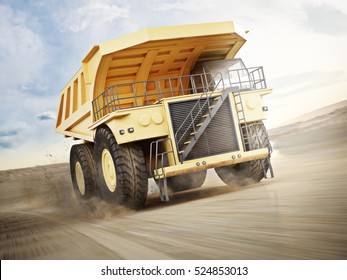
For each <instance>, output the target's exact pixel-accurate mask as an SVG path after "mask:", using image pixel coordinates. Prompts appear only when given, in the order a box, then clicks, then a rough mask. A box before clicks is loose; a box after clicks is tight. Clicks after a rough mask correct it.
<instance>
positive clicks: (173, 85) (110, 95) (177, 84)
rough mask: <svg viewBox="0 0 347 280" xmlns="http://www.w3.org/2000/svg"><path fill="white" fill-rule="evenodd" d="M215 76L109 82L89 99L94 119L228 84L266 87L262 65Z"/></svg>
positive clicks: (237, 88)
mask: <svg viewBox="0 0 347 280" xmlns="http://www.w3.org/2000/svg"><path fill="white" fill-rule="evenodd" d="M217 75H221V74H220V73H217V74H216V76H217ZM216 76H215V77H212V75H211V74H210V73H202V74H194V75H186V76H177V77H170V78H162V79H159V80H158V81H155V80H147V81H139V82H129V83H122V84H115V85H112V86H110V87H108V88H107V89H106V90H105V91H104V92H102V93H101V94H100V95H98V96H97V97H96V98H95V99H94V100H93V101H92V106H93V112H94V120H95V121H97V120H99V119H100V118H102V117H104V116H106V115H107V114H108V113H111V112H114V111H116V110H120V109H125V108H132V107H139V106H147V105H151V104H153V103H155V102H157V101H159V100H161V99H162V98H164V97H173V96H178V95H187V94H194V93H205V92H206V93H207V92H212V91H215V90H217V89H218V90H221V89H224V88H226V87H231V88H232V90H233V91H247V90H256V89H264V88H266V81H265V77H264V72H263V68H262V67H255V68H247V69H236V70H230V71H228V72H227V75H226V76H227V77H223V78H225V79H226V80H225V81H224V80H223V79H220V80H219V81H216V80H215V79H216ZM221 76H222V75H221ZM228 83H229V84H228ZM207 100H208V99H207ZM207 102H209V101H207ZM188 117H189V116H188Z"/></svg>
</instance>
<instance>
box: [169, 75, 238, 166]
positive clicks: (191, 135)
mask: <svg viewBox="0 0 347 280" xmlns="http://www.w3.org/2000/svg"><path fill="white" fill-rule="evenodd" d="M217 77H219V80H218V82H216V78H217ZM220 87H222V88H223V89H224V81H223V76H222V74H221V73H217V74H216V75H215V76H214V77H213V79H212V81H211V82H210V84H209V85H208V86H207V87H206V90H204V92H203V93H202V94H201V96H200V98H199V99H198V100H197V101H196V103H195V104H194V106H193V107H192V109H191V110H190V111H189V113H188V114H187V117H186V118H185V119H184V121H183V122H182V124H181V126H180V127H179V128H178V129H177V131H176V133H175V139H176V143H177V147H178V148H179V159H180V161H181V162H183V161H184V160H185V159H186V157H187V156H188V154H189V153H190V152H191V151H192V149H193V147H194V146H195V144H196V143H197V141H198V140H199V138H200V137H201V135H202V134H203V133H204V131H205V130H206V128H207V126H208V125H209V123H210V122H211V120H212V119H213V117H214V116H215V115H216V113H217V112H218V110H219V108H220V107H221V105H222V104H223V102H224V100H225V99H226V98H227V96H228V95H229V93H230V92H231V90H230V88H228V89H226V90H224V91H223V93H222V94H221V95H219V96H216V97H213V94H214V93H215V92H216V91H217V90H219V88H220ZM210 88H213V90H212V91H210V92H209V91H208V89H210ZM205 99H206V100H205ZM182 131H183V132H182Z"/></svg>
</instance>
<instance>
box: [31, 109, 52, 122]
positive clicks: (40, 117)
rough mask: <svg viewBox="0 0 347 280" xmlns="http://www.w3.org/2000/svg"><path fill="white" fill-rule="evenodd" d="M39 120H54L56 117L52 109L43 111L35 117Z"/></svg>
mask: <svg viewBox="0 0 347 280" xmlns="http://www.w3.org/2000/svg"><path fill="white" fill-rule="evenodd" d="M35 118H36V119H37V120H39V121H48V120H55V119H56V118H57V115H56V113H54V112H52V111H48V112H43V113H41V114H39V115H37V116H36V117H35Z"/></svg>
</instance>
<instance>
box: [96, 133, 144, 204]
mask: <svg viewBox="0 0 347 280" xmlns="http://www.w3.org/2000/svg"><path fill="white" fill-rule="evenodd" d="M94 154H95V161H96V178H97V185H98V188H99V192H100V195H101V197H102V198H103V199H104V200H105V201H106V202H109V203H116V204H119V205H125V206H126V207H128V208H131V209H135V210H138V209H141V208H143V207H144V205H145V202H146V199H147V192H148V179H147V169H146V163H145V158H144V155H143V152H142V150H141V148H140V147H139V146H137V145H136V144H123V145H118V144H117V142H116V139H115V137H114V135H113V133H112V131H111V130H110V129H109V128H107V127H101V128H99V129H98V130H97V132H96V136H95V151H94Z"/></svg>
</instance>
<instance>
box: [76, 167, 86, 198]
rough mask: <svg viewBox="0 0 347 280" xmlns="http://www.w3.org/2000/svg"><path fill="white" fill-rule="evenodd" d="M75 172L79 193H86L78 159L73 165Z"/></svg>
mask: <svg viewBox="0 0 347 280" xmlns="http://www.w3.org/2000/svg"><path fill="white" fill-rule="evenodd" d="M75 174H76V181H77V187H78V189H79V191H80V193H81V194H82V195H84V194H85V193H86V184H85V182H84V174H83V170H82V166H81V164H80V162H79V161H77V162H76V165H75Z"/></svg>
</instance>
